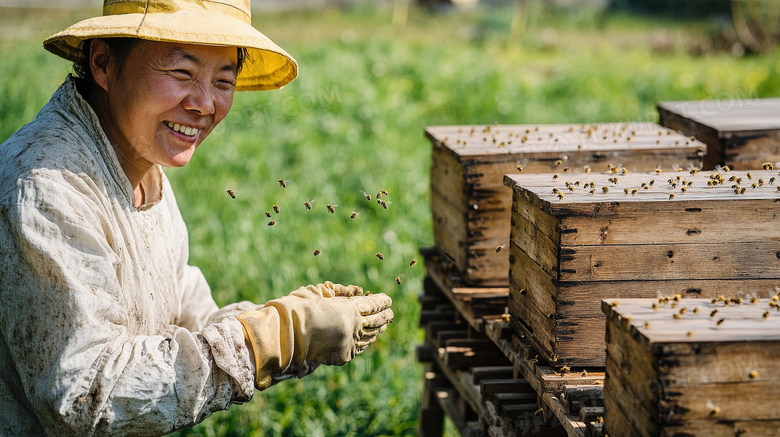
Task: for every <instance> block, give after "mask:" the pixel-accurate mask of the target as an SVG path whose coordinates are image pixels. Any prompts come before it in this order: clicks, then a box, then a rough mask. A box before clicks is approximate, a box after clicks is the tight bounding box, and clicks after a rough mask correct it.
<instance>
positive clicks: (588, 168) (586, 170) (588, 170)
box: [584, 165, 590, 173]
mask: <svg viewBox="0 0 780 437" xmlns="http://www.w3.org/2000/svg"><path fill="white" fill-rule="evenodd" d="M584 170H585V173H590V167H589V166H587V165H586V166H585V169H584Z"/></svg>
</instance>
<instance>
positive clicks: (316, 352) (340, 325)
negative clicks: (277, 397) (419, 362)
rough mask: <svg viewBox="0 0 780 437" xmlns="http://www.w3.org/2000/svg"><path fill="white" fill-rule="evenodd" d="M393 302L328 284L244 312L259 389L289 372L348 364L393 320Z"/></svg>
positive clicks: (351, 287)
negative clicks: (319, 366)
mask: <svg viewBox="0 0 780 437" xmlns="http://www.w3.org/2000/svg"><path fill="white" fill-rule="evenodd" d="M391 304H392V300H391V299H390V297H389V296H387V295H386V294H384V293H379V294H371V295H363V289H362V288H360V287H358V286H355V285H349V286H343V285H339V284H333V283H331V282H326V283H324V284H319V285H316V286H314V285H309V286H306V287H301V288H299V289H297V290H295V291H293V292H292V293H290V294H289V295H287V296H285V297H282V298H279V299H274V300H271V301H269V302H268V303H266V304H265V306H264V307H263V308H261V309H256V310H249V311H245V312H243V313H241V314H239V315H238V316H237V319H238V320H239V321H240V322H241V324H242V325H243V328H244V337H245V338H246V339H247V341H248V343H249V344H250V345H251V347H252V350H253V354H254V357H255V365H256V368H257V374H256V377H255V386H256V387H257V388H258V389H260V390H262V389H265V388H268V387H270V386H271V385H273V382H274V378H275V377H276V376H278V375H280V374H283V373H285V372H289V371H293V372H297V373H301V369H312V370H313V368H316V366H318V365H320V364H325V365H335V366H341V365H343V364H345V363H347V362H348V361H350V360H351V359H352V358H354V357H355V355H357V354H359V353H360V352H362V351H363V350H364V349H365V348H366V347H368V345H369V344H371V343H373V342H374V341H376V338H377V335H379V334H380V333H382V332H384V331H385V330H386V329H387V324H388V323H390V322H392V321H393V310H391V309H390V305H391Z"/></svg>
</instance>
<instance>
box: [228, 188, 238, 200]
mask: <svg viewBox="0 0 780 437" xmlns="http://www.w3.org/2000/svg"><path fill="white" fill-rule="evenodd" d="M227 193H228V196H230V197H231V198H233V199H235V198H236V192H235V191H233V190H227Z"/></svg>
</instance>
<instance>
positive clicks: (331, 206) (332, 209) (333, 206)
mask: <svg viewBox="0 0 780 437" xmlns="http://www.w3.org/2000/svg"><path fill="white" fill-rule="evenodd" d="M337 206H338V205H330V204H328V205H326V206H325V207H326V208H328V212H329V213H331V214H335V213H336V207H337Z"/></svg>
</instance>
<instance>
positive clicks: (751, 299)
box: [750, 297, 758, 304]
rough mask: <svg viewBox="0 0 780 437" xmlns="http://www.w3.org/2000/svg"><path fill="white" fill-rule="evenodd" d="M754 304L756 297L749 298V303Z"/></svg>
mask: <svg viewBox="0 0 780 437" xmlns="http://www.w3.org/2000/svg"><path fill="white" fill-rule="evenodd" d="M756 302H758V298H757V297H751V298H750V303H752V304H755V303H756Z"/></svg>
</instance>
